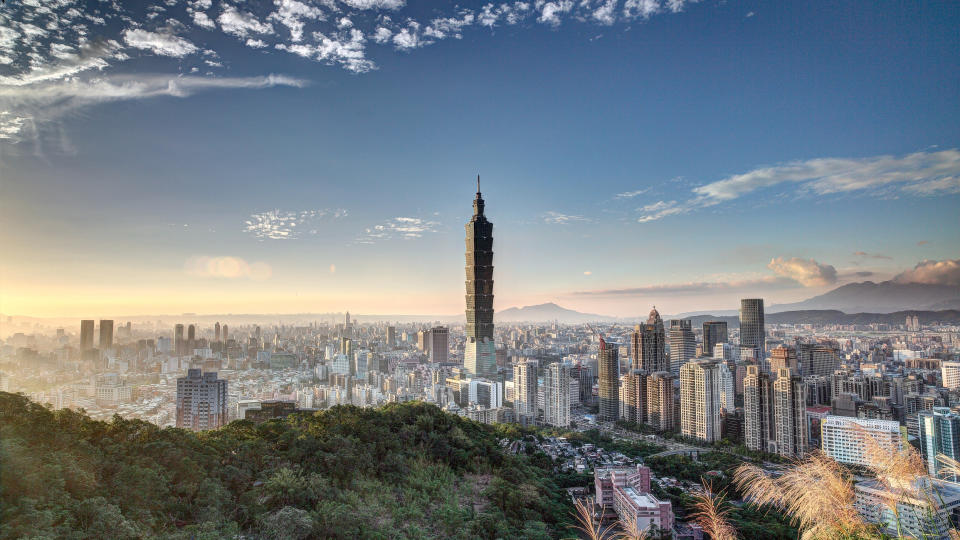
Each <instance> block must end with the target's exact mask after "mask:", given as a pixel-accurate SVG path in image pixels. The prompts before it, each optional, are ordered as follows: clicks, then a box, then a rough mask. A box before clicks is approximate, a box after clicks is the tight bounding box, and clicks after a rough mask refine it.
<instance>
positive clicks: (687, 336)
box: [670, 319, 697, 373]
mask: <svg viewBox="0 0 960 540" xmlns="http://www.w3.org/2000/svg"><path fill="white" fill-rule="evenodd" d="M696 355H697V337H696V336H695V335H694V334H693V322H692V321H690V319H674V320H672V321H670V372H671V373H680V368H681V367H682V366H683V365H684V364H686V363H687V362H689V361H690V360H693V359H694V357H696Z"/></svg>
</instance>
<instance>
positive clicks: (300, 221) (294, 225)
mask: <svg viewBox="0 0 960 540" xmlns="http://www.w3.org/2000/svg"><path fill="white" fill-rule="evenodd" d="M347 215H348V212H347V211H346V210H344V209H343V208H323V209H319V210H303V211H300V212H284V211H280V210H270V211H268V212H260V213H257V214H251V215H250V217H249V218H248V219H247V220H246V221H244V225H243V231H244V232H246V233H247V234H249V235H251V236H253V237H254V238H256V239H258V240H293V239H296V238H300V237H302V236H303V235H305V234H317V233H318V230H317V229H315V228H314V227H317V226H319V225H320V224H322V223H329V222H330V221H333V220H337V219H341V218H344V217H347Z"/></svg>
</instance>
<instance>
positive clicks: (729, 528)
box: [691, 481, 737, 540]
mask: <svg viewBox="0 0 960 540" xmlns="http://www.w3.org/2000/svg"><path fill="white" fill-rule="evenodd" d="M693 500H694V503H693V510H694V512H693V514H692V516H691V517H693V521H695V522H696V523H697V525H700V527H702V528H703V532H705V533H707V534H708V535H710V539H711V540H736V538H737V531H736V529H734V528H733V525H731V524H730V520H729V514H730V507H729V506H728V505H727V504H726V502H727V494H726V492H725V491H719V492H717V491H714V489H713V485H712V484H711V483H709V482H707V481H703V489H702V491H700V492H699V493H697V494H696V495H694V497H693Z"/></svg>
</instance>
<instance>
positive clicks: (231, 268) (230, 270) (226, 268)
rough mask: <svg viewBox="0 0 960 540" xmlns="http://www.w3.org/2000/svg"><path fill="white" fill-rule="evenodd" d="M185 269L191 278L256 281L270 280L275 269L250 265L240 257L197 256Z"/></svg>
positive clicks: (264, 265)
mask: <svg viewBox="0 0 960 540" xmlns="http://www.w3.org/2000/svg"><path fill="white" fill-rule="evenodd" d="M183 269H184V271H185V272H186V273H187V274H190V275H191V276H198V277H204V278H226V279H236V278H247V279H252V280H255V281H263V280H266V279H270V276H271V275H273V269H272V268H270V265H269V264H267V263H265V262H255V263H248V262H247V261H245V260H243V259H242V258H240V257H208V256H205V255H196V256H193V257H190V258H189V259H187V261H186V262H185V263H184V265H183Z"/></svg>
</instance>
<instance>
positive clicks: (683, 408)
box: [680, 360, 722, 442]
mask: <svg viewBox="0 0 960 540" xmlns="http://www.w3.org/2000/svg"><path fill="white" fill-rule="evenodd" d="M720 410H721V407H720V366H719V365H717V363H716V362H713V361H710V360H691V361H689V362H687V363H686V364H684V365H683V367H681V368H680V433H682V434H683V435H686V436H688V437H695V438H697V439H700V440H703V441H707V442H714V441H718V440H720V435H721V428H722V424H721V415H720Z"/></svg>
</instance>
